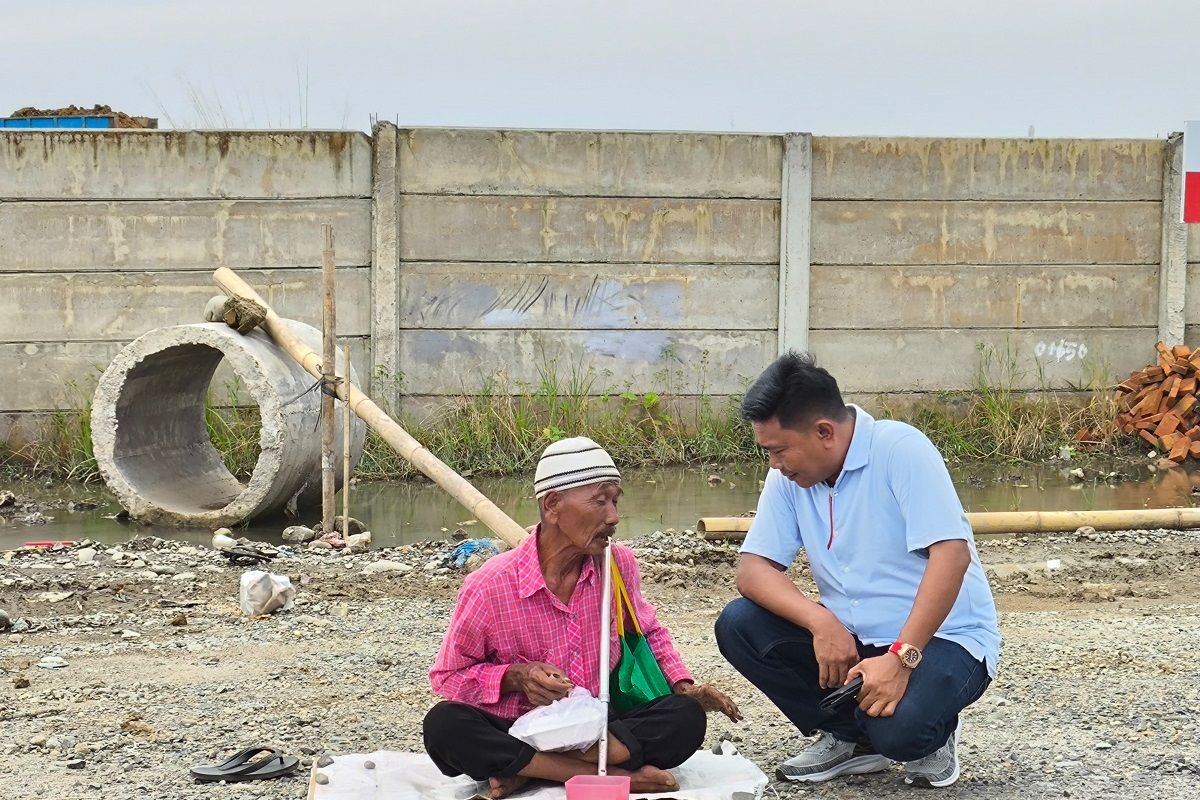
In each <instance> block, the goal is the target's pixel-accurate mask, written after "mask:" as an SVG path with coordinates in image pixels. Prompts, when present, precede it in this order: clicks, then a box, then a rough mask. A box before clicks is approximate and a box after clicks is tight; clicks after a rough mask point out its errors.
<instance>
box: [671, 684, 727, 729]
mask: <svg viewBox="0 0 1200 800" xmlns="http://www.w3.org/2000/svg"><path fill="white" fill-rule="evenodd" d="M672 691H673V692H674V693H675V694H681V695H684V696H685V697H692V698H695V699H696V700H698V701H699V702H700V705H701V707H702V708H703V709H704V710H705V711H720V712H721V713H722V714H724V715H725V716H727V717H729V718H730V719H731V720H733V721H734V722H741V721H742V712H741V711H739V710H738V707H737V703H735V702H733V701H732V700H730V699H729V696H728V695H726V694H725V693H724V692H722V691H721V690H720V689H718V688H717V687H715V686H713V685H712V684H711V683H702V684H700V685H699V686H697V685H696V684H694V683H692V682H691V681H680V682H679V683H677V684H675V686H674V687H672Z"/></svg>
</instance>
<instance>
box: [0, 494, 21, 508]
mask: <svg viewBox="0 0 1200 800" xmlns="http://www.w3.org/2000/svg"><path fill="white" fill-rule="evenodd" d="M16 504H17V496H16V495H15V494H13V493H12V492H10V491H7V490H6V491H3V492H0V508H5V507H6V506H15V505H16Z"/></svg>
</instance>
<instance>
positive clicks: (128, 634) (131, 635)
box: [121, 630, 142, 639]
mask: <svg viewBox="0 0 1200 800" xmlns="http://www.w3.org/2000/svg"><path fill="white" fill-rule="evenodd" d="M121 638H122V639H140V638H142V635H141V634H140V633H138V632H137V631H130V630H124V631H121Z"/></svg>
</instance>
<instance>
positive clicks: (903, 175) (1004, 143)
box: [813, 136, 1164, 201]
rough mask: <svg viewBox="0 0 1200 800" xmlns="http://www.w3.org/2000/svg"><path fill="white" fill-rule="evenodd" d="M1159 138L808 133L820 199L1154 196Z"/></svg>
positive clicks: (1158, 193)
mask: <svg viewBox="0 0 1200 800" xmlns="http://www.w3.org/2000/svg"><path fill="white" fill-rule="evenodd" d="M1163 152H1164V142H1163V141H1162V140H1161V139H907V138H879V137H827V136H818V137H814V138H813V197H814V198H817V199H821V200H829V199H833V200H1152V201H1160V200H1162V161H1163Z"/></svg>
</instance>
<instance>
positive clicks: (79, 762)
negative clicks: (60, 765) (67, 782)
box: [67, 758, 87, 769]
mask: <svg viewBox="0 0 1200 800" xmlns="http://www.w3.org/2000/svg"><path fill="white" fill-rule="evenodd" d="M85 766H87V762H86V761H84V760H83V759H82V758H73V759H71V760H70V761H68V762H67V769H83V768H84V767H85Z"/></svg>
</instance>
